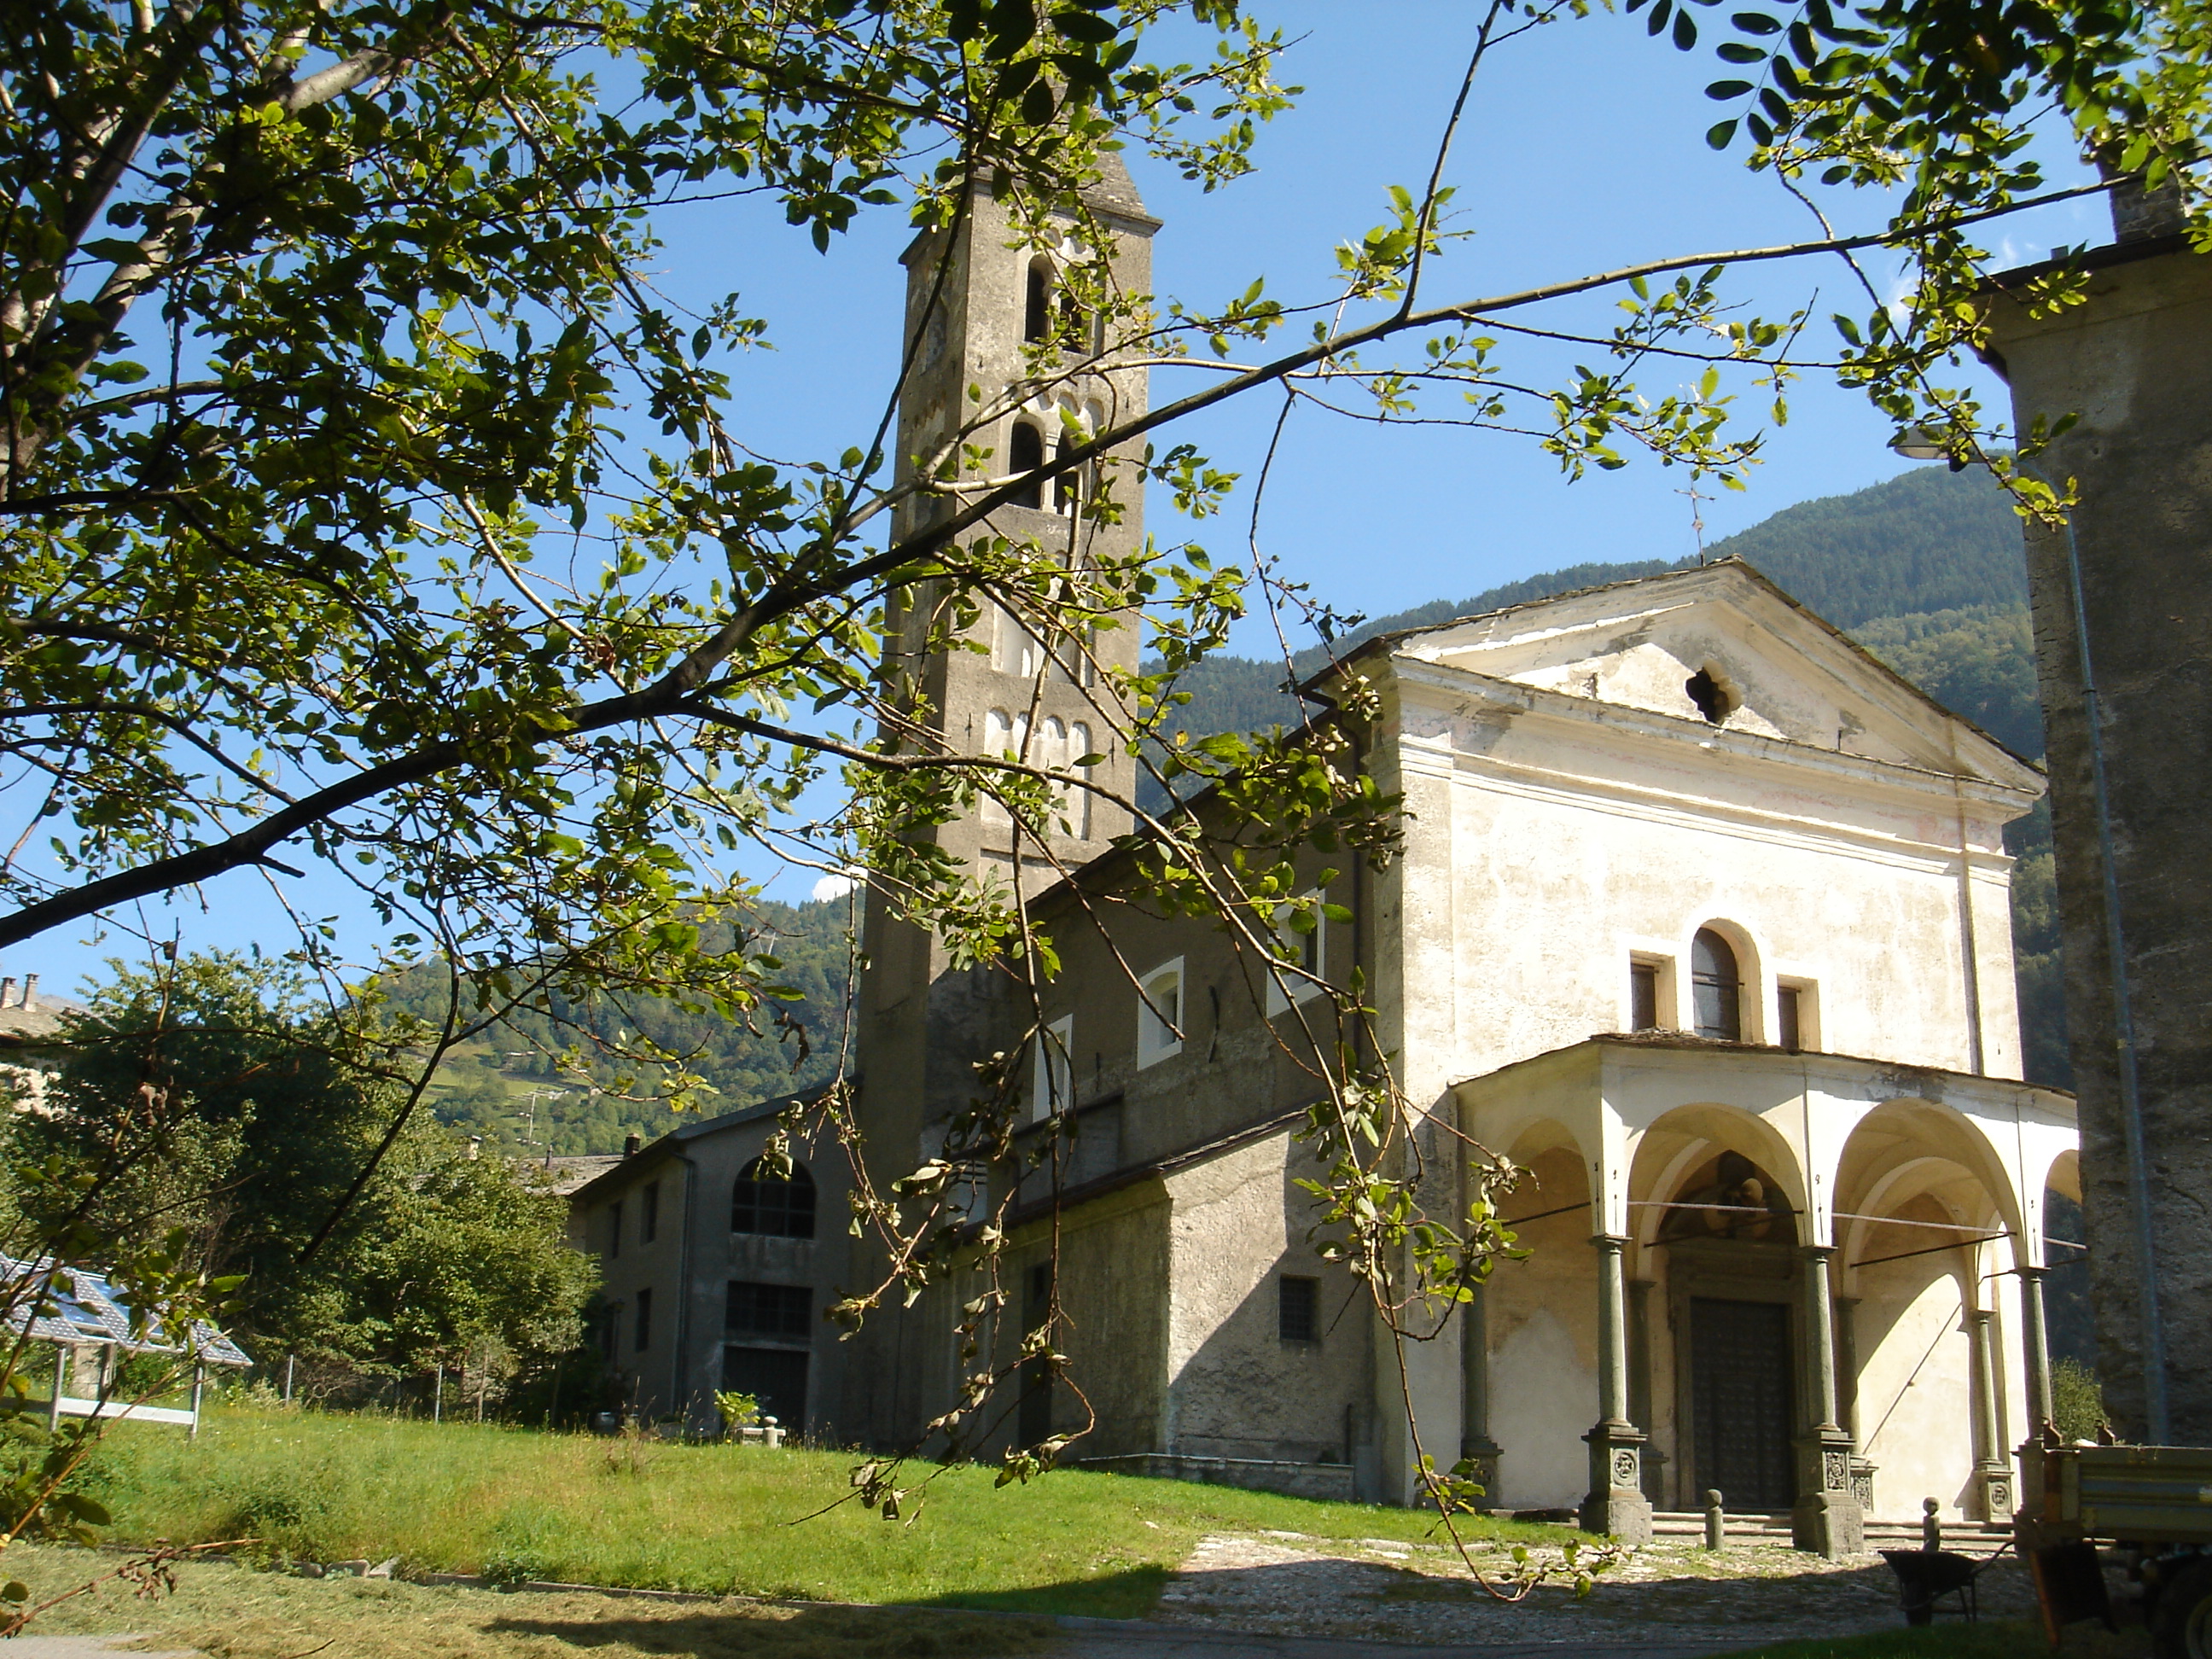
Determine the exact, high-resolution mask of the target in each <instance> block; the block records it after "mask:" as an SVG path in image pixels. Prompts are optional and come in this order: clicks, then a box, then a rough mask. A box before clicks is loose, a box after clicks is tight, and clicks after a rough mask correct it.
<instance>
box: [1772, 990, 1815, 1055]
mask: <svg viewBox="0 0 2212 1659" xmlns="http://www.w3.org/2000/svg"><path fill="white" fill-rule="evenodd" d="M1774 1005H1775V1006H1774V1013H1775V1032H1774V1043H1775V1046H1776V1047H1777V1048H1799V1049H1810V1050H1812V1051H1814V1052H1815V1053H1818V1052H1819V1050H1820V987H1818V986H1816V985H1814V983H1813V981H1811V980H1809V979H1779V978H1778V979H1777V981H1775V986H1774Z"/></svg>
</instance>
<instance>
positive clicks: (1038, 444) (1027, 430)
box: [1006, 421, 1044, 507]
mask: <svg viewBox="0 0 2212 1659" xmlns="http://www.w3.org/2000/svg"><path fill="white" fill-rule="evenodd" d="M1042 465H1044V434H1043V433H1042V432H1040V431H1038V430H1037V428H1036V426H1035V425H1034V424H1033V423H1031V422H1028V421H1017V422H1014V431H1013V436H1012V438H1011V439H1009V440H1008V441H1007V443H1006V471H1009V472H1012V473H1024V472H1026V473H1028V474H1030V477H1029V478H1028V480H1027V481H1026V482H1025V483H1023V485H1022V487H1021V488H1020V489H1018V490H1016V491H1015V492H1014V505H1015V506H1016V507H1042V506H1043V505H1044V481H1043V480H1042V479H1041V478H1039V477H1036V470H1037V468H1039V467H1041V466H1042Z"/></svg>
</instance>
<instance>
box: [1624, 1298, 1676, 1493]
mask: <svg viewBox="0 0 2212 1659" xmlns="http://www.w3.org/2000/svg"><path fill="white" fill-rule="evenodd" d="M1658 1288H1659V1286H1658V1285H1657V1284H1656V1282H1655V1281H1653V1280H1651V1279H1630V1280H1629V1281H1628V1420H1629V1421H1630V1422H1632V1423H1633V1424H1635V1425H1637V1426H1638V1427H1639V1428H1641V1429H1642V1430H1643V1431H1644V1434H1645V1435H1646V1436H1647V1437H1648V1436H1649V1435H1650V1432H1651V1425H1652V1421H1653V1419H1652V1414H1651V1292H1652V1291H1656V1290H1657V1289H1658ZM1643 1484H1644V1497H1646V1498H1649V1499H1650V1501H1651V1507H1652V1508H1653V1509H1655V1510H1656V1509H1663V1508H1664V1507H1665V1506H1666V1502H1667V1454H1666V1453H1664V1452H1662V1451H1661V1450H1660V1449H1659V1448H1658V1447H1656V1446H1655V1445H1653V1444H1652V1443H1650V1440H1649V1439H1648V1438H1647V1439H1646V1440H1645V1442H1644V1483H1643Z"/></svg>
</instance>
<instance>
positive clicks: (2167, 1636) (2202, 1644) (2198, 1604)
mask: <svg viewBox="0 0 2212 1659" xmlns="http://www.w3.org/2000/svg"><path fill="white" fill-rule="evenodd" d="M2150 1635H2151V1645H2152V1647H2153V1648H2154V1650H2156V1652H2157V1653H2158V1656H2159V1659H2212V1557H2207V1558H2204V1559H2199V1560H2197V1561H2194V1562H2192V1563H2191V1564H2190V1565H2188V1566H2186V1567H2184V1568H2183V1569H2182V1570H2181V1571H2179V1572H2178V1573H2176V1574H2175V1575H2174V1576H2173V1579H2172V1583H2167V1584H2166V1585H2164V1586H2162V1587H2161V1588H2160V1590H2159V1593H2158V1606H2157V1607H2156V1608H2155V1609H2154V1610H2153V1612H2152V1613H2151V1618H2150Z"/></svg>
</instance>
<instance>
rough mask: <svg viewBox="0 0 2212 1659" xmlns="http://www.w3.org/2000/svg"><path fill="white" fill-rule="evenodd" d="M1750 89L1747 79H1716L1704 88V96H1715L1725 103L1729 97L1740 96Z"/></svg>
mask: <svg viewBox="0 0 2212 1659" xmlns="http://www.w3.org/2000/svg"><path fill="white" fill-rule="evenodd" d="M1750 90H1751V82H1748V81H1716V82H1713V83H1712V85H1711V86H1709V87H1707V88H1705V96H1706V97H1708V98H1717V99H1719V100H1721V101H1722V102H1723V103H1725V102H1726V101H1728V100H1729V99H1731V98H1741V97H1742V96H1743V95H1744V94H1746V93H1747V92H1749V91H1750Z"/></svg>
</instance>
